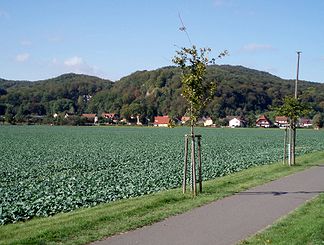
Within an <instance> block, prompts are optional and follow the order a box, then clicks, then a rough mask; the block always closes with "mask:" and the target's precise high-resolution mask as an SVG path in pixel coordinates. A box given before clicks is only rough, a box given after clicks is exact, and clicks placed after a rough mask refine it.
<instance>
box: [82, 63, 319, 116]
mask: <svg viewBox="0 0 324 245" xmlns="http://www.w3.org/2000/svg"><path fill="white" fill-rule="evenodd" d="M207 79H208V80H214V81H215V82H216V83H217V91H216V93H215V97H214V98H213V99H212V101H211V102H210V103H209V105H208V107H207V109H206V110H205V112H204V114H208V115H210V116H212V117H213V118H215V119H216V118H223V117H226V116H229V115H245V116H249V115H258V114H260V113H264V112H266V111H268V110H269V106H270V105H273V106H277V105H280V104H281V103H282V99H283V98H284V97H285V96H287V95H293V93H294V84H295V81H294V80H284V79H281V78H279V77H276V76H273V75H271V74H269V73H266V72H261V71H257V70H253V69H248V68H245V67H242V66H229V65H224V66H217V65H214V66H210V67H209V68H208V74H207ZM180 87H181V83H180V71H179V69H178V68H175V67H165V68H161V69H157V70H153V71H138V72H135V73H133V74H131V75H129V76H126V77H124V78H122V79H121V80H120V81H118V82H116V84H115V85H114V86H113V87H112V88H111V89H110V90H105V91H101V92H99V93H98V94H96V96H94V98H93V99H92V100H91V101H90V103H89V107H88V108H89V109H90V110H91V111H101V110H105V111H111V112H119V113H121V114H122V115H125V116H129V115H132V114H141V115H142V116H147V117H151V116H152V115H166V114H168V115H171V116H174V117H179V116H182V115H184V113H185V101H184V100H183V98H182V97H181V88H180ZM298 90H299V97H300V98H301V99H302V100H303V101H307V102H310V103H311V105H312V106H313V108H314V109H315V110H316V111H321V112H323V109H324V108H323V107H324V84H320V83H311V82H305V81H300V82H299V89H298Z"/></svg>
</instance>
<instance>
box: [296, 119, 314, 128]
mask: <svg viewBox="0 0 324 245" xmlns="http://www.w3.org/2000/svg"><path fill="white" fill-rule="evenodd" d="M298 124H299V127H301V128H308V127H312V126H313V122H312V120H310V119H308V118H300V119H299V122H298Z"/></svg>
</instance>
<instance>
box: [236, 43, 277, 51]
mask: <svg viewBox="0 0 324 245" xmlns="http://www.w3.org/2000/svg"><path fill="white" fill-rule="evenodd" d="M272 50H275V48H274V47H273V46H272V45H269V44H256V43H250V44H246V45H244V46H243V47H242V48H241V51H243V52H250V53H251V52H252V53H255V52H260V51H272Z"/></svg>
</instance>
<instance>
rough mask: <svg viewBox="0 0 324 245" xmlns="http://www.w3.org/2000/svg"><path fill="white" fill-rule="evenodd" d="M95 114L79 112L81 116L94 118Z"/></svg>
mask: <svg viewBox="0 0 324 245" xmlns="http://www.w3.org/2000/svg"><path fill="white" fill-rule="evenodd" d="M96 116H97V115H96V114H87V113H85V114H81V117H86V118H95V117H96Z"/></svg>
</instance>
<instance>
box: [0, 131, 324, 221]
mask: <svg viewBox="0 0 324 245" xmlns="http://www.w3.org/2000/svg"><path fill="white" fill-rule="evenodd" d="M188 132H189V129H188V128H174V129H168V128H132V127H47V126H0V139H1V140H0V224H2V225H3V224H7V223H12V222H16V221H19V220H26V219H30V218H32V217H35V216H49V215H53V214H55V213H59V212H66V211H70V210H74V209H76V208H79V207H90V206H94V205H96V204H99V203H103V202H110V201H114V200H118V199H122V198H129V197H135V196H139V195H144V194H148V193H152V192H157V191H161V190H165V189H170V188H175V187H179V186H181V182H182V168H183V157H184V156H183V148H184V134H186V133H188ZM197 133H199V134H202V136H203V138H202V161H203V178H204V180H207V179H211V178H215V177H218V176H223V175H227V174H229V173H232V172H236V171H240V170H242V169H245V168H248V167H251V166H255V165H260V164H268V163H271V162H275V161H278V160H280V159H282V155H283V147H282V145H283V130H279V129H213V128H198V129H197ZM318 150H324V131H314V130H298V132H297V154H298V155H300V154H304V153H308V152H313V151H318Z"/></svg>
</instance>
